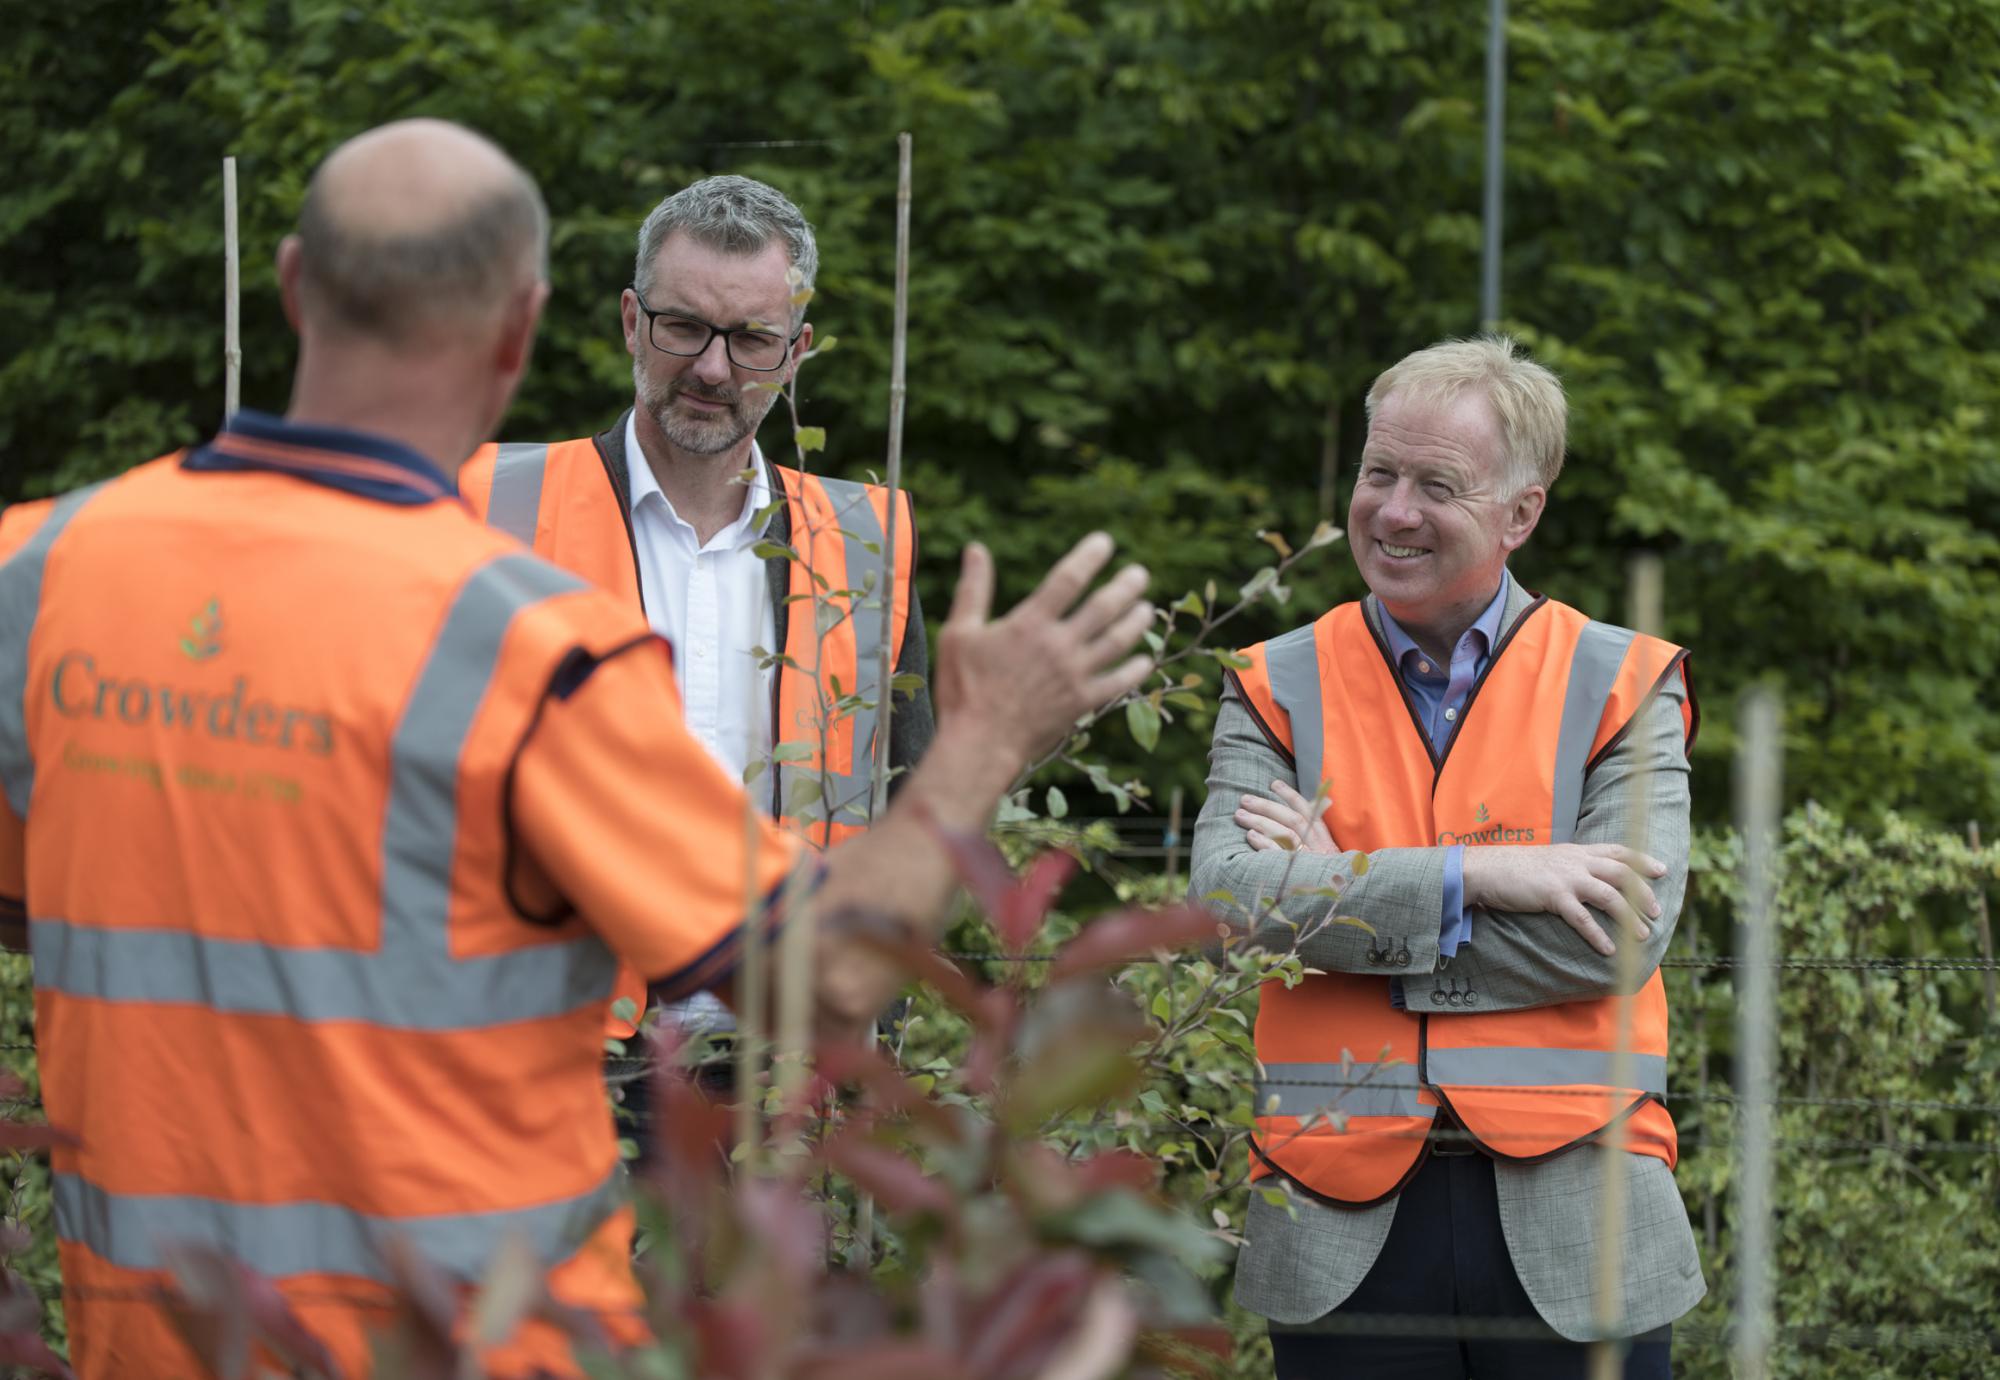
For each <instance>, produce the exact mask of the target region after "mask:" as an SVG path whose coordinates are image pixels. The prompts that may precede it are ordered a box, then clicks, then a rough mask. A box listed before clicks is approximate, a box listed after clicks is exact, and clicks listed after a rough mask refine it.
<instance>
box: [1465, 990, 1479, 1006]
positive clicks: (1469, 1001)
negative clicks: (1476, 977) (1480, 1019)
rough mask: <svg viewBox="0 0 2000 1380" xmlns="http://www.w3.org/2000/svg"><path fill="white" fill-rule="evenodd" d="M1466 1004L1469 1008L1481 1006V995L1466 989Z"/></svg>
mask: <svg viewBox="0 0 2000 1380" xmlns="http://www.w3.org/2000/svg"><path fill="white" fill-rule="evenodd" d="M1465 1004H1466V1005H1467V1006H1477V1005H1479V993H1477V992H1475V991H1473V990H1472V989H1471V988H1470V987H1468V988H1466V989H1465Z"/></svg>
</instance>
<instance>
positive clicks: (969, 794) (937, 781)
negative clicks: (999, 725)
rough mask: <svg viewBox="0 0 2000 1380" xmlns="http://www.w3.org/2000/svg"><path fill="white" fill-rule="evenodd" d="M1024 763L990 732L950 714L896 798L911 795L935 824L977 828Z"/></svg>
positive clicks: (954, 827) (1017, 774)
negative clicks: (950, 717)
mask: <svg viewBox="0 0 2000 1380" xmlns="http://www.w3.org/2000/svg"><path fill="white" fill-rule="evenodd" d="M1026 766H1027V762H1026V760H1025V759H1024V758H1023V756H1022V754H1021V753H1019V752H1018V751H1016V750H1013V749H1010V748H1008V747H1006V746H1005V745H1004V744H1003V743H1002V742H1001V741H999V740H998V739H997V738H996V737H995V735H993V734H991V733H984V732H981V731H978V729H977V728H976V726H974V725H971V724H968V723H967V721H966V720H965V719H963V718H962V717H959V716H953V717H952V719H950V720H948V721H947V722H945V723H944V724H941V725H940V726H939V727H938V733H937V737H935V738H933V739H932V740H931V745H930V747H929V748H928V749H927V750H926V751H925V753H924V756H923V760H922V761H920V762H919V763H917V765H916V767H915V768H914V769H912V770H911V772H910V775H909V779H908V782H907V784H905V785H904V787H903V789H902V790H901V791H900V792H898V796H899V798H900V797H906V796H907V797H911V798H912V800H913V803H915V804H917V805H919V806H920V807H921V808H923V809H924V810H925V811H926V812H928V813H929V814H930V815H931V817H932V818H934V819H936V820H937V821H938V822H939V823H940V824H944V825H946V826H948V827H950V828H953V829H960V830H967V831H983V830H984V829H985V828H986V825H987V823H988V822H989V821H990V820H991V819H992V817H993V811H994V809H995V807H996V806H998V805H999V803H1000V797H1001V796H1002V795H1004V794H1005V793H1006V791H1007V788H1008V787H1009V786H1012V785H1013V784H1014V779H1015V778H1016V777H1017V776H1019V775H1020V774H1021V772H1022V770H1023V769H1025V767H1026Z"/></svg>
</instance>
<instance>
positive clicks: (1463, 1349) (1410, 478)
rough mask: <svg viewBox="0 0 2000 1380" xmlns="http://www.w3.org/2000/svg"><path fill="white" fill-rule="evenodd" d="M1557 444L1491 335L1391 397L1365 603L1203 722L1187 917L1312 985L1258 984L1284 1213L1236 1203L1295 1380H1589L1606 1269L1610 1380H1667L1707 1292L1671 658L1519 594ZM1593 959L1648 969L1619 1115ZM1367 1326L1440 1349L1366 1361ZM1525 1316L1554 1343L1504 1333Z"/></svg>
mask: <svg viewBox="0 0 2000 1380" xmlns="http://www.w3.org/2000/svg"><path fill="white" fill-rule="evenodd" d="M1566 415H1567V409H1566V404H1565V402H1564V399H1563V394H1562V387H1561V384H1560V383H1559V382H1558V381H1557V380H1556V378H1555V376H1554V375H1553V374H1552V373H1550V372H1549V371H1548V370H1547V369H1545V368H1543V367H1541V366H1540V365H1537V364H1534V363H1531V362H1530V361H1528V360H1527V359H1525V358H1523V357H1522V356H1521V355H1520V354H1519V353H1518V352H1517V350H1516V347H1515V345H1514V343H1513V342H1512V341H1511V340H1508V339H1506V338H1504V337H1491V336H1489V337H1482V338H1480V339H1477V340H1466V341H1449V342H1446V343H1444V344H1440V345H1435V346H1432V347H1430V348H1429V349H1425V350H1419V351H1417V352H1416V353H1415V354H1412V355H1410V356H1409V357H1407V358H1405V359H1404V360H1402V361H1401V362H1400V363H1398V364H1397V365H1395V366H1394V367H1392V368H1391V369H1389V370H1388V371H1387V372H1385V373H1384V374H1382V375H1381V377H1379V378H1378V379H1377V380H1376V381H1375V383H1374V385H1373V387H1371V388H1370V389H1369V392H1368V417H1369V424H1368V439H1367V443H1366V445H1365V447H1364V449H1363V452H1362V458H1361V473H1360V476H1359V478H1358V479H1357V481H1356V484H1355V490H1354V498H1353V502H1352V506H1351V508H1350V512H1349V523H1348V527H1349V531H1348V538H1349V541H1350V542H1351V543H1352V545H1353V549H1354V559H1355V564H1356V565H1357V566H1358V567H1359V568H1360V571H1361V575H1362V578H1363V579H1364V580H1365V581H1366V583H1367V585H1368V589H1369V594H1368V597H1367V598H1366V599H1365V600H1363V601H1361V602H1359V603H1352V604H1344V605H1341V606H1340V607H1338V608H1335V609H1333V610H1331V611H1330V612H1328V613H1327V614H1325V615H1324V616H1322V617H1321V618H1319V619H1318V620H1317V621H1316V622H1314V623H1312V624H1310V625H1308V626H1307V627H1304V628H1300V629H1298V630H1296V631H1294V632H1291V633H1288V634H1286V635H1285V636H1283V637H1279V638H1275V639H1273V640H1272V641H1270V642H1266V643H1262V644H1259V645H1258V646H1256V647H1252V648H1250V649H1249V650H1248V652H1247V655H1248V657H1249V659H1250V663H1251V664H1250V665H1249V667H1248V668H1246V669H1244V670H1242V671H1240V672H1235V673H1232V674H1231V676H1230V678H1229V684H1228V685H1227V686H1226V687H1225V690H1224V693H1223V697H1222V702H1221V706H1220V709H1219V712H1218V714H1217V718H1216V725H1215V737H1214V746H1213V749H1212V752H1211V756H1210V770H1209V782H1208V798H1207V800H1206V801H1205V803H1204V804H1203V806H1202V811H1201V816H1200V819H1199V821H1198V823H1197V825H1196V830H1195V840H1194V857H1193V866H1192V869H1191V879H1192V883H1193V886H1192V890H1193V894H1195V895H1198V896H1199V895H1206V894H1208V893H1210V892H1213V891H1218V890H1224V891H1228V892H1230V893H1232V894H1234V895H1235V896H1236V897H1238V898H1241V899H1246V900H1247V898H1251V897H1253V896H1254V897H1265V896H1273V895H1277V894H1278V893H1280V892H1283V893H1284V896H1283V900H1282V909H1281V910H1280V911H1273V912H1272V913H1269V914H1266V915H1262V916H1260V917H1258V919H1259V922H1260V923H1259V924H1258V927H1257V930H1256V932H1255V933H1254V934H1253V936H1252V937H1253V939H1255V940H1258V941H1261V942H1263V943H1265V944H1267V945H1270V946H1273V947H1276V948H1280V949H1285V948H1289V947H1290V946H1291V944H1292V943H1293V942H1294V937H1295V936H1296V935H1300V934H1303V935H1304V938H1303V941H1302V943H1301V946H1300V947H1301V951H1302V953H1303V955H1304V957H1305V959H1306V962H1307V963H1308V965H1309V966H1310V967H1312V968H1315V969H1319V970H1323V974H1324V975H1323V976H1312V977H1308V978H1307V979H1306V980H1305V981H1304V982H1303V983H1302V984H1301V985H1300V986H1299V987H1297V988H1296V989H1292V990H1285V989H1283V988H1282V986H1281V985H1279V984H1267V985H1266V987H1265V989H1264V992H1263V995H1262V1001H1261V1008H1260V1011H1259V1014H1258V1022H1257V1055H1258V1061H1259V1063H1260V1064H1261V1065H1262V1079H1261V1080H1260V1084H1259V1087H1258V1090H1257V1111H1258V1117H1257V1134H1256V1138H1255V1141H1254V1142H1253V1149H1252V1155H1253V1171H1252V1172H1253V1176H1255V1177H1259V1178H1263V1179H1265V1180H1266V1185H1267V1186H1269V1184H1271V1183H1281V1184H1284V1185H1285V1186H1287V1187H1288V1188H1289V1189H1290V1190H1291V1193H1290V1197H1291V1200H1292V1206H1293V1209H1294V1210H1295V1212H1296V1216H1294V1215H1293V1213H1292V1212H1288V1211H1287V1209H1286V1208H1284V1207H1277V1206H1273V1205H1271V1204H1270V1203H1267V1202H1266V1201H1264V1199H1263V1198H1262V1197H1261V1196H1259V1195H1255V1194H1253V1195H1252V1197H1251V1200H1250V1215H1249V1222H1248V1227H1247V1236H1248V1244H1247V1245H1246V1246H1245V1247H1244V1250H1243V1253H1242V1256H1241V1259H1240V1260H1239V1262H1238V1265H1237V1275H1236V1297H1237V1300H1238V1301H1239V1302H1240V1303H1242V1304H1243V1306H1244V1307H1246V1308H1249V1309H1250V1310H1252V1311H1253V1312H1257V1313H1261V1314H1263V1315H1264V1316H1265V1317H1267V1318H1269V1319H1270V1320H1271V1341H1272V1348H1273V1352H1274V1355H1275V1357H1276V1362H1277V1374H1278V1376H1279V1377H1281V1380H1291V1377H1318V1376H1331V1375H1353V1376H1390V1375H1393V1376H1399V1377H1401V1376H1409V1377H1426V1380H1428V1378H1429V1377H1464V1376H1468V1375H1476V1376H1478V1377H1481V1380H1486V1377H1493V1376H1499V1377H1513V1376H1519V1377H1530V1376H1532V1377H1536V1380H1542V1378H1543V1377H1549V1376H1566V1375H1574V1376H1581V1375H1583V1374H1584V1367H1585V1358H1586V1356H1587V1354H1588V1351H1589V1348H1588V1347H1587V1346H1585V1345H1582V1344H1581V1343H1582V1342H1583V1341H1584V1340H1585V1339H1587V1338H1590V1337H1593V1336H1594V1335H1595V1332H1596V1319H1595V1312H1594V1306H1593V1279H1594V1273H1593V1272H1594V1269H1595V1261H1596V1257H1597V1253H1598V1251H1599V1249H1600V1247H1604V1246H1609V1247H1610V1248H1612V1249H1615V1250H1616V1251H1617V1252H1618V1253H1619V1257H1620V1260H1621V1262H1622V1294H1621V1297H1620V1301H1619V1316H1620V1317H1621V1318H1622V1319H1623V1320H1624V1329H1623V1330H1624V1332H1625V1333H1626V1334H1627V1335H1626V1338H1625V1340H1626V1341H1627V1342H1628V1343H1629V1351H1628V1353H1627V1355H1626V1359H1625V1366H1624V1374H1625V1375H1627V1376H1628V1377H1648V1380H1650V1378H1651V1377H1664V1376H1666V1375H1667V1374H1668V1373H1669V1366H1670V1352H1671V1328H1670V1324H1671V1323H1672V1321H1673V1319H1675V1318H1677V1317H1679V1316H1680V1315H1681V1314H1683V1313H1685V1312H1686V1311H1687V1310H1688V1309H1689V1308H1691V1307H1693V1306H1694V1304H1695V1302H1696V1301H1697V1300H1699V1299H1700V1297H1701V1295H1702V1293H1703V1291H1704V1288H1705V1286H1704V1284H1703V1282H1702V1277H1701V1268H1700V1261H1699V1259H1698V1257H1697V1255H1696V1253H1695V1246H1694V1238H1693V1233H1692V1231H1691V1230H1690V1228H1689V1225H1688V1221H1687V1215H1686V1211H1685V1209H1684V1208H1683V1206H1682V1204H1681V1200H1680V1197H1679V1194H1678V1193H1677V1191H1676V1190H1675V1188H1674V1182H1673V1174H1672V1169H1673V1165H1674V1161H1675V1158H1676V1141H1675V1135H1674V1126H1673V1121H1672V1118H1671V1117H1670V1116H1669V1115H1668V1113H1667V1110H1666V1107H1665V1105H1664V1103H1663V1102H1662V1100H1661V1098H1662V1097H1663V1095H1664V1093H1665V1068H1666V1054H1667V1008H1666V996H1665V992H1664V989H1663V988H1662V986H1661V982H1660V977H1659V972H1658V964H1659V960H1660V956H1661V954H1662V953H1663V952H1664V951H1665V949H1666V946H1667V943H1668V941H1669V940H1670V939H1671V937H1672V934H1673V928H1674V922H1675V920H1676V918H1677V917H1678V913H1679V909H1680V902H1681V896H1682V892H1683V889H1684V887H1685V883H1686V875H1687V855H1688V837H1689V832H1688V830H1689V826H1688V805H1689V802H1688V775H1687V760H1686V754H1687V751H1688V749H1689V748H1690V747H1691V746H1692V742H1693V737H1694V728H1695V708H1694V701H1693V696H1692V693H1691V688H1690V684H1689V682H1688V679H1687V654H1686V653H1685V652H1683V651H1681V650H1680V649H1679V648H1676V647H1673V646H1670V645H1668V644H1666V643H1664V642H1660V641H1658V640H1656V639H1653V638H1649V637H1644V636H1637V635H1634V634H1632V633H1630V632H1628V631H1626V630H1624V629H1621V628H1616V627H1613V626H1611V625H1609V624H1604V623H1598V622H1595V621H1592V620H1590V619H1588V618H1586V617H1584V615H1582V614H1580V613H1578V612H1577V611H1575V610H1574V609H1571V608H1568V607H1567V606H1565V605H1562V604H1559V603H1556V602H1555V601H1553V600H1550V599H1547V598H1543V597H1541V596H1539V595H1535V594H1532V593H1530V592H1529V591H1527V590H1525V589H1523V588H1522V587H1521V586H1520V585H1519V583H1517V582H1516V581H1515V580H1514V579H1513V577H1512V576H1511V575H1510V574H1509V573H1508V570H1507V560H1508V557H1509V556H1510V555H1511V554H1512V553H1513V552H1514V551H1516V550H1518V549H1519V548H1520V547H1521V545H1522V544H1523V543H1524V542H1526V541H1527V539H1528V537H1529V536H1530V534H1532V533H1533V531H1534V529H1535V524H1536V523H1537V521H1539V519H1540V517H1541V513H1542V508H1543V504H1544V502H1545V501H1546V499H1547V494H1548V490H1549V487H1550V486H1551V485H1552V484H1553V483H1554V482H1555V479H1556V476H1557V474H1558V473H1559V472H1560V470H1561V468H1562V461H1563V449H1564V432H1565V428H1566ZM1315 816H1317V817H1315ZM1635 829H1642V831H1643V837H1641V838H1640V839H1638V840H1637V842H1638V843H1639V845H1640V847H1639V848H1636V849H1635V848H1633V847H1631V846H1629V845H1630V844H1632V843H1633V842H1634V840H1633V839H1632V838H1631V837H1630V836H1631V835H1632V833H1633V832H1634V831H1635ZM1343 850H1351V851H1343ZM1356 852H1360V853H1366V854H1367V855H1368V860H1369V866H1368V867H1367V868H1366V869H1363V870H1360V872H1359V875H1357V871H1356V869H1355V868H1354V866H1353V862H1352V859H1353V856H1354V853H1356ZM1333 890H1338V891H1339V894H1338V896H1337V897H1333V896H1330V895H1329V894H1328V892H1330V891H1333ZM1313 893H1317V894H1313ZM1628 898H1631V899H1630V900H1628ZM1353 920H1358V921H1359V922H1360V923H1358V924H1357V923H1351V921H1353ZM1344 922H1345V923H1344ZM1294 926H1297V927H1298V928H1296V929H1295V928H1294ZM1614 934H1615V935H1616V936H1618V940H1617V942H1621V943H1626V944H1638V945H1640V946H1641V961H1640V963H1639V965H1638V968H1639V971H1640V974H1641V976H1642V979H1643V985H1642V986H1640V988H1639V989H1638V991H1637V995H1636V998H1635V1000H1634V1026H1633V1035H1632V1044H1631V1048H1632V1050H1633V1051H1634V1062H1635V1065H1636V1067H1637V1070H1638V1078H1637V1082H1638V1086H1637V1087H1633V1088H1612V1087H1608V1086H1606V1083H1607V1079H1608V1078H1609V1072H1608V1070H1609V1065H1610V1060H1611V1052H1612V1050H1613V1049H1614V1048H1615V1047H1616V1044H1617V1036H1616V1028H1617V1005H1618V996H1617V994H1616V991H1615V988H1616V982H1615V973H1616V961H1615V952H1616V951H1615V947H1614V941H1613V939H1612V937H1611V936H1612V935H1614ZM1599 1092H1601V1093H1602V1096H1598V1095H1594V1094H1596V1093H1599ZM1615 1118H1622V1119H1623V1120H1624V1122H1625V1134H1626V1137H1627V1139H1626V1149H1627V1150H1628V1151H1629V1152H1630V1153H1629V1154H1628V1155H1627V1156H1625V1167H1626V1169H1627V1173H1628V1176H1629V1177H1628V1194H1629V1197H1628V1209H1627V1220H1626V1224H1625V1229H1624V1233H1623V1235H1622V1237H1620V1238H1619V1239H1618V1240H1616V1241H1612V1242H1606V1241H1604V1240H1603V1239H1602V1237H1601V1233H1600V1231H1599V1227H1598V1223H1597V1219H1596V1214H1597V1212H1598V1210H1599V1207H1600V1204H1601V1201H1602V1191H1603V1190H1602V1179H1603V1170H1604V1167H1605V1158H1604V1157H1605V1151H1604V1150H1603V1149H1602V1148H1601V1146H1599V1145H1598V1144H1597V1141H1598V1140H1599V1139H1600V1138H1601V1137H1602V1136H1603V1134H1604V1132H1605V1129H1606V1127H1607V1125H1608V1124H1609V1122H1610V1121H1611V1120H1613V1119H1615ZM1380 1315H1396V1316H1397V1317H1399V1318H1403V1319H1407V1318H1409V1317H1410V1316H1412V1315H1423V1316H1427V1317H1430V1316H1434V1317H1436V1318H1437V1319H1438V1320H1439V1325H1438V1326H1437V1327H1436V1329H1435V1330H1434V1331H1429V1332H1428V1333H1427V1335H1422V1336H1411V1335H1408V1330H1409V1329H1408V1326H1407V1323H1405V1324H1403V1325H1402V1326H1401V1327H1396V1326H1391V1327H1390V1328H1389V1329H1388V1332H1387V1333H1385V1334H1384V1335H1370V1327H1369V1320H1370V1319H1371V1318H1372V1317H1377V1316H1380ZM1454 1318H1464V1319H1469V1320H1476V1321H1473V1322H1470V1323H1468V1326H1467V1327H1466V1328H1464V1329H1460V1330H1459V1331H1454V1330H1453V1328H1452V1327H1451V1326H1450V1323H1451V1321H1452V1320H1453V1319H1454ZM1495 1319H1498V1320H1500V1326H1499V1328H1497V1329H1489V1331H1488V1332H1487V1333H1486V1334H1485V1335H1481V1334H1480V1332H1479V1329H1478V1323H1481V1322H1485V1323H1490V1322H1492V1320H1495ZM1510 1322H1512V1323H1514V1324H1515V1325H1516V1327H1518V1326H1520V1325H1525V1326H1526V1327H1527V1328H1528V1329H1529V1331H1530V1333H1531V1334H1532V1333H1533V1332H1536V1331H1540V1332H1541V1334H1542V1335H1541V1336H1539V1337H1533V1336H1531V1337H1530V1338H1529V1339H1521V1338H1519V1337H1501V1336H1497V1335H1494V1334H1495V1333H1496V1332H1500V1331H1508V1330H1510V1328H1509V1323H1510ZM1544 1324H1545V1327H1544V1326H1543V1325H1544ZM1460 1332H1463V1334H1464V1335H1460Z"/></svg>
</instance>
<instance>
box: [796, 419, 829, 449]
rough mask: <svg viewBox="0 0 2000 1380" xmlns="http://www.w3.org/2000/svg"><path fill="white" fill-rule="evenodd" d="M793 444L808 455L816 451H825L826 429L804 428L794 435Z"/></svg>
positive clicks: (820, 427) (816, 427) (818, 427)
mask: <svg viewBox="0 0 2000 1380" xmlns="http://www.w3.org/2000/svg"><path fill="white" fill-rule="evenodd" d="M792 443H793V444H794V445H796V446H797V447H798V448H799V450H800V451H801V452H802V453H804V454H807V455H810V454H811V453H812V452H814V451H816V450H825V449H826V428H825V427H823V426H802V427H800V428H798V430H796V431H794V432H793V433H792Z"/></svg>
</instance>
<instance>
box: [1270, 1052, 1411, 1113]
mask: <svg viewBox="0 0 2000 1380" xmlns="http://www.w3.org/2000/svg"><path fill="white" fill-rule="evenodd" d="M1417 1093H1418V1085H1417V1070H1416V1066H1415V1065H1414V1064H1407V1063H1389V1064H1354V1063H1350V1064H1348V1065H1347V1067H1346V1070H1345V1071H1344V1072H1343V1071H1342V1069H1341V1066H1340V1065H1339V1064H1266V1065H1264V1076H1263V1077H1262V1078H1260V1079H1258V1080H1257V1106H1256V1109H1255V1110H1256V1113H1257V1115H1258V1116H1295V1117H1298V1118H1299V1119H1300V1120H1304V1119H1305V1118H1306V1117H1309V1116H1313V1115H1315V1114H1316V1113H1319V1112H1327V1113H1329V1114H1338V1115H1340V1116H1414V1117H1422V1118H1424V1119H1425V1120H1429V1119H1430V1118H1431V1117H1433V1116H1435V1115H1436V1113H1437V1108H1436V1107H1433V1106H1429V1105H1427V1104H1425V1103H1422V1102H1419V1101H1418V1100H1417ZM1274 1098H1275V1099H1276V1102H1275V1103H1274V1102H1273V1101H1272V1099H1274Z"/></svg>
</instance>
